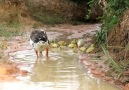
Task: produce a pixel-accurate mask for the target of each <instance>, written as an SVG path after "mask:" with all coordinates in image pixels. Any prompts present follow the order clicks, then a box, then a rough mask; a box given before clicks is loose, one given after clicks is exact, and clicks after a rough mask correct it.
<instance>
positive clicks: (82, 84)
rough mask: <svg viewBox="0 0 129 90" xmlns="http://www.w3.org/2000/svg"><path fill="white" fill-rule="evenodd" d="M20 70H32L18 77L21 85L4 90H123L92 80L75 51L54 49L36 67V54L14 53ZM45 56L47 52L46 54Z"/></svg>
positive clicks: (2, 89) (1, 88) (0, 89)
mask: <svg viewBox="0 0 129 90" xmlns="http://www.w3.org/2000/svg"><path fill="white" fill-rule="evenodd" d="M10 55H11V56H13V57H14V58H15V62H17V63H18V65H19V68H20V69H22V70H28V71H29V73H28V75H27V76H24V77H23V76H20V75H18V76H17V79H20V80H21V81H20V82H11V83H9V82H4V83H1V84H0V90H120V89H118V88H116V87H115V86H112V85H111V84H108V83H106V82H104V81H102V80H100V79H97V78H95V77H92V75H90V74H89V73H88V71H87V69H86V68H84V67H83V65H82V64H81V63H80V62H79V60H78V53H75V52H74V51H73V50H59V49H51V51H50V53H49V58H48V59H46V57H45V56H44V57H43V58H42V59H41V58H40V59H39V60H38V62H37V63H35V60H36V58H35V57H36V55H35V53H34V51H33V50H26V51H18V52H15V53H11V54H10ZM43 55H45V52H44V53H43Z"/></svg>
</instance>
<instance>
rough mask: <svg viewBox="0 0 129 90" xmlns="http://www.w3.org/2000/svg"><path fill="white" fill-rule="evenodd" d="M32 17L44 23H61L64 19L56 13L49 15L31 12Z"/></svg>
mask: <svg viewBox="0 0 129 90" xmlns="http://www.w3.org/2000/svg"><path fill="white" fill-rule="evenodd" d="M33 18H35V19H36V20H37V21H40V22H42V23H45V24H51V25H54V24H61V23H63V22H64V21H65V19H64V18H63V17H60V16H57V15H49V14H47V13H42V12H37V13H34V14H33Z"/></svg>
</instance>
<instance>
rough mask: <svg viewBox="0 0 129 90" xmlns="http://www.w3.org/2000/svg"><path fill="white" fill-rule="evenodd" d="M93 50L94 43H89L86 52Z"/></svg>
mask: <svg viewBox="0 0 129 90" xmlns="http://www.w3.org/2000/svg"><path fill="white" fill-rule="evenodd" d="M93 50H94V44H91V45H90V47H88V49H87V50H86V53H90V52H92V51H93Z"/></svg>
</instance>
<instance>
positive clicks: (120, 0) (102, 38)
mask: <svg viewBox="0 0 129 90" xmlns="http://www.w3.org/2000/svg"><path fill="white" fill-rule="evenodd" d="M104 1H105V3H107V5H106V7H105V9H104V12H103V16H102V19H101V21H102V27H101V30H100V31H99V32H98V33H97V36H96V41H97V43H99V44H102V43H106V39H107V33H108V32H110V30H112V29H113V28H114V27H115V26H116V25H117V24H118V23H119V21H120V18H121V16H122V14H123V12H124V11H125V10H127V9H128V8H129V0H104Z"/></svg>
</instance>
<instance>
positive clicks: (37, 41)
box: [30, 29, 49, 60]
mask: <svg viewBox="0 0 129 90" xmlns="http://www.w3.org/2000/svg"><path fill="white" fill-rule="evenodd" d="M30 44H31V45H32V47H33V48H34V50H35V53H36V56H37V60H38V57H39V54H41V55H42V52H43V51H44V50H46V57H48V48H49V40H48V37H47V33H46V32H45V31H44V30H43V29H39V30H34V31H32V32H31V34H30Z"/></svg>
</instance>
